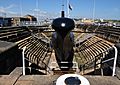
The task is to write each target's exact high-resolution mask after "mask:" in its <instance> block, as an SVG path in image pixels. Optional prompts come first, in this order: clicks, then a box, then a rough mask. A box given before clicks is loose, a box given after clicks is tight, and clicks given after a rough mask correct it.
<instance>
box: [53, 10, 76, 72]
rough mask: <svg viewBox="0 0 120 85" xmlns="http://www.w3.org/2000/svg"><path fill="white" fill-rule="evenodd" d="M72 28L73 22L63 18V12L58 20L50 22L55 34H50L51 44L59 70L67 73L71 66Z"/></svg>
mask: <svg viewBox="0 0 120 85" xmlns="http://www.w3.org/2000/svg"><path fill="white" fill-rule="evenodd" d="M74 27H75V23H74V21H73V20H72V19H70V18H67V17H65V14H64V11H61V17H60V18H56V19H54V20H53V22H52V29H54V30H55V32H54V33H53V34H52V39H51V44H52V47H53V49H54V51H55V56H56V60H57V63H58V65H59V68H60V69H61V70H65V71H67V70H69V69H70V68H72V66H73V63H72V61H73V55H74V50H73V46H74V35H73V32H71V30H73V29H74Z"/></svg>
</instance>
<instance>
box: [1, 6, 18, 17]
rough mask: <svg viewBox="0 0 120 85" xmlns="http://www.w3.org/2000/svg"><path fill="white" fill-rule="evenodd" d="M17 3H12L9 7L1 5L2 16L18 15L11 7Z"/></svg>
mask: <svg viewBox="0 0 120 85" xmlns="http://www.w3.org/2000/svg"><path fill="white" fill-rule="evenodd" d="M15 6H16V5H14V4H11V5H9V6H7V7H2V6H1V7H0V14H1V16H6V15H9V16H15V15H16V16H17V15H18V14H17V13H16V12H13V11H10V9H12V8H13V7H15Z"/></svg>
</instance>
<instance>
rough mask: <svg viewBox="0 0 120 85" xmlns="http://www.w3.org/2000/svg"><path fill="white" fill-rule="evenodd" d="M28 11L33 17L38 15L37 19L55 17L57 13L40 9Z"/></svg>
mask: <svg viewBox="0 0 120 85" xmlns="http://www.w3.org/2000/svg"><path fill="white" fill-rule="evenodd" d="M30 11H31V12H30V14H32V15H34V16H35V17H38V18H39V19H47V18H49V19H51V18H56V17H58V15H59V13H52V12H47V11H42V10H40V9H33V10H30Z"/></svg>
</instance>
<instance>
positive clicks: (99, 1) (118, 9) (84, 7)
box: [0, 0, 120, 20]
mask: <svg viewBox="0 0 120 85" xmlns="http://www.w3.org/2000/svg"><path fill="white" fill-rule="evenodd" d="M69 1H70V4H71V6H72V8H73V9H72V10H70V17H71V18H95V19H117V20H120V0H69ZM94 1H95V4H94ZM62 4H64V10H65V12H66V15H67V0H0V16H6V17H10V16H24V15H26V14H31V15H34V16H36V17H39V19H45V18H55V17H59V16H60V11H61V10H62ZM94 7H95V8H94ZM93 15H94V16H93Z"/></svg>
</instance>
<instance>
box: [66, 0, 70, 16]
mask: <svg viewBox="0 0 120 85" xmlns="http://www.w3.org/2000/svg"><path fill="white" fill-rule="evenodd" d="M69 3H70V2H69V0H67V17H68V18H69V17H70V9H69Z"/></svg>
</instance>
